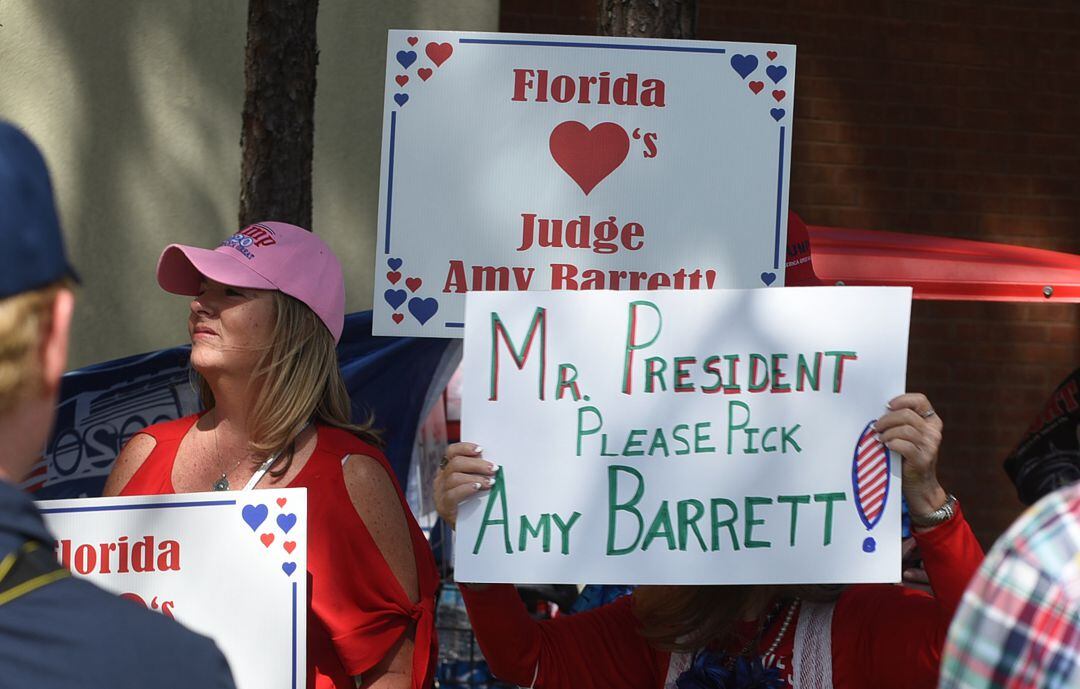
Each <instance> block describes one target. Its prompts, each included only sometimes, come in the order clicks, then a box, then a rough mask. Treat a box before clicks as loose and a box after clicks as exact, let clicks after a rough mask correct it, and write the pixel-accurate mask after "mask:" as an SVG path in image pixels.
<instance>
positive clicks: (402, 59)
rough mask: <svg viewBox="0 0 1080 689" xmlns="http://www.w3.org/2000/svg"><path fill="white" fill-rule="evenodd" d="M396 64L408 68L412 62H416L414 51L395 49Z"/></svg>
mask: <svg viewBox="0 0 1080 689" xmlns="http://www.w3.org/2000/svg"><path fill="white" fill-rule="evenodd" d="M397 61H398V64H399V65H401V66H402V67H404V68H405V69H408V68H409V67H411V66H412V63H414V62H416V53H415V52H413V51H412V50H399V51H397Z"/></svg>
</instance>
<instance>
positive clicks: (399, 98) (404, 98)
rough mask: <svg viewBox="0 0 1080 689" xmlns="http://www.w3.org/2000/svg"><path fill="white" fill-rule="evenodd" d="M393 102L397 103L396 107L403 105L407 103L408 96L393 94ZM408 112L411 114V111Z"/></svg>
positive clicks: (405, 94)
mask: <svg viewBox="0 0 1080 689" xmlns="http://www.w3.org/2000/svg"><path fill="white" fill-rule="evenodd" d="M394 102H395V103H397V104H398V106H402V105H405V104H406V103H408V102H409V94H407V93H395V94H394ZM409 112H412V111H411V110H410V111H409Z"/></svg>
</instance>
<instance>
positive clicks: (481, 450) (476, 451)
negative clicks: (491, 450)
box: [472, 445, 484, 454]
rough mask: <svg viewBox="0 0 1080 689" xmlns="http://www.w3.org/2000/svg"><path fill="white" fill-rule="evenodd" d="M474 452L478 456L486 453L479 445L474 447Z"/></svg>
mask: <svg viewBox="0 0 1080 689" xmlns="http://www.w3.org/2000/svg"><path fill="white" fill-rule="evenodd" d="M472 451H473V452H474V453H476V454H480V453H481V452H483V451H484V448H482V447H480V446H479V445H473V449H472Z"/></svg>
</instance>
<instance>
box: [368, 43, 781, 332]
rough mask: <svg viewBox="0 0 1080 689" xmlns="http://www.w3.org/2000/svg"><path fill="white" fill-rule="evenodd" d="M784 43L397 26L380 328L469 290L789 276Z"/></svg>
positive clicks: (771, 282)
mask: <svg viewBox="0 0 1080 689" xmlns="http://www.w3.org/2000/svg"><path fill="white" fill-rule="evenodd" d="M794 99H795V47H794V46H790V45H767V44H756V43H722V42H707V41H673V40H657V39H639V38H607V37H603V38H598V37H574V36H533V35H521V34H485V33H453V32H445V31H444V32H438V31H390V32H389V36H388V43H387V59H386V92H385V95H384V110H383V142H382V167H381V176H380V180H381V182H380V185H381V186H380V195H379V216H378V222H379V234H378V244H377V247H376V258H375V294H374V323H373V332H374V333H375V334H377V335H410V336H427V337H461V334H462V332H463V328H464V302H465V298H464V296H465V293H466V292H468V291H473V290H500V291H502V290H515V291H525V290H598V289H623V290H654V289H660V288H674V289H709V288H718V287H763V286H773V287H777V286H781V285H783V281H784V271H783V264H782V263H781V260H782V248H783V247H784V246H785V241H786V233H787V205H788V188H787V180H788V174H789V167H790V159H791V156H790V149H791V122H792V109H793V105H794Z"/></svg>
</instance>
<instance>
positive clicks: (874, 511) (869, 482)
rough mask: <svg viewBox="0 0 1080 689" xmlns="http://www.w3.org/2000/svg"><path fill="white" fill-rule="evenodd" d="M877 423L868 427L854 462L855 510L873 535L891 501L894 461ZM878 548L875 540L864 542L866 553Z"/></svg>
mask: <svg viewBox="0 0 1080 689" xmlns="http://www.w3.org/2000/svg"><path fill="white" fill-rule="evenodd" d="M874 421H876V419H875V420H873V421H870V423H868V424H866V428H864V429H863V432H862V434H861V435H860V436H859V441H858V442H857V443H855V455H854V458H853V459H852V461H851V484H852V488H853V489H854V493H855V509H856V510H858V512H859V519H862V523H863V524H864V525H865V526H866V530H867V531H870V530H871V529H873V528H874V527H875V526H877V524H878V522H879V521H881V515H883V514H885V503H886V502H887V501H888V499H889V481H890V473H889V469H890V460H889V449H888V448H887V447H885V445H884V444H883V443H882V442H881V441H880V440H879V439H878V438H877V432H876V431H875V430H874ZM876 547H877V544H876V543H875V541H874V539H873V537H871V536H867V537H866V540H864V541H863V550H864V551H866V552H868V553H872V552H874V549H875V548H876Z"/></svg>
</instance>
